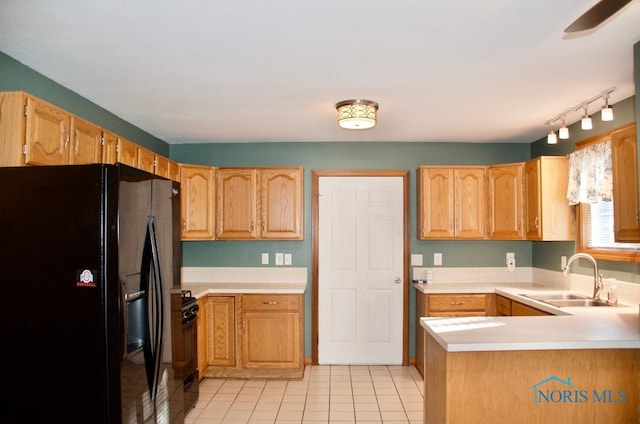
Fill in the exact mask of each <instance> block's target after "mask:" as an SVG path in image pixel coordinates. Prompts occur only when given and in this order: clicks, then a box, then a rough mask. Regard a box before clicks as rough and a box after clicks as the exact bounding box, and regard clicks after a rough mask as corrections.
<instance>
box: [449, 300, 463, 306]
mask: <svg viewBox="0 0 640 424" xmlns="http://www.w3.org/2000/svg"><path fill="white" fill-rule="evenodd" d="M451 304H452V305H464V302H461V301H459V300H454V301H453V302H451Z"/></svg>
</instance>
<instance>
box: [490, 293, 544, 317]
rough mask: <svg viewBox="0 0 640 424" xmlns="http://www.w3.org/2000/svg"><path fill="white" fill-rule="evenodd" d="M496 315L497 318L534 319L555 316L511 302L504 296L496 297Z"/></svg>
mask: <svg viewBox="0 0 640 424" xmlns="http://www.w3.org/2000/svg"><path fill="white" fill-rule="evenodd" d="M496 315H497V316H506V317H510V316H514V317H532V316H543V315H553V314H550V313H549V312H546V311H543V310H541V309H537V308H534V307H532V306H529V305H525V304H524V303H520V302H517V301H515V300H511V299H509V298H506V297H504V296H500V295H497V296H496Z"/></svg>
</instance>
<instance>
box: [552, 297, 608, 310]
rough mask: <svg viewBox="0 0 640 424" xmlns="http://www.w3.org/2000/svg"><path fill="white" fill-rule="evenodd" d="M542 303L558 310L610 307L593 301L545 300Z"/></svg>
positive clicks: (598, 301) (605, 303)
mask: <svg viewBox="0 0 640 424" xmlns="http://www.w3.org/2000/svg"><path fill="white" fill-rule="evenodd" d="M544 302H546V303H548V304H549V305H553V306H557V307H559V308H562V307H573V306H611V304H609V303H607V302H603V301H602V300H593V299H566V300H545V301H544Z"/></svg>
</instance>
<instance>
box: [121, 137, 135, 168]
mask: <svg viewBox="0 0 640 424" xmlns="http://www.w3.org/2000/svg"><path fill="white" fill-rule="evenodd" d="M116 161H117V162H120V163H124V164H125V165H129V166H131V167H134V168H136V167H137V166H138V145H137V144H135V143H134V142H132V141H129V140H127V139H126V138H122V137H118V144H117V146H116Z"/></svg>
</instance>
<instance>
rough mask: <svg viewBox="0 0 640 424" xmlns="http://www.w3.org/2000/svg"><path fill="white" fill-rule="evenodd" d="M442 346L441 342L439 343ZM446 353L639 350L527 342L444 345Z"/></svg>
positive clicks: (615, 344)
mask: <svg viewBox="0 0 640 424" xmlns="http://www.w3.org/2000/svg"><path fill="white" fill-rule="evenodd" d="M440 345H443V342H440ZM443 347H444V349H445V350H446V351H447V352H496V351H507V350H587V349H640V345H639V344H638V341H633V340H621V341H602V342H594V341H584V342H545V343H541V342H528V343H525V342H523V343H473V344H471V343H470V344H460V343H456V344H452V345H447V344H446V343H444V346H443Z"/></svg>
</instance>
